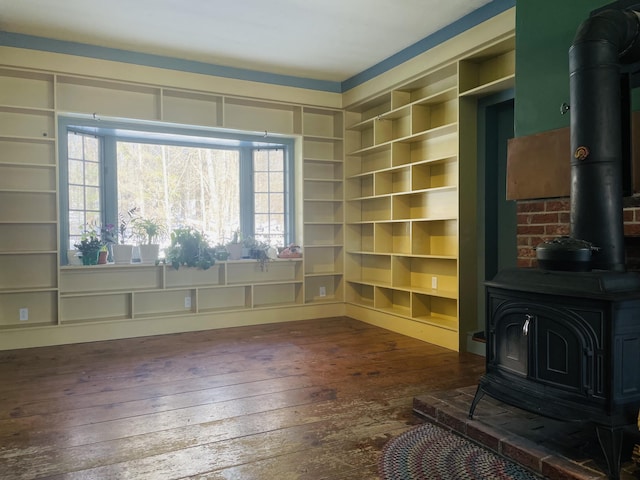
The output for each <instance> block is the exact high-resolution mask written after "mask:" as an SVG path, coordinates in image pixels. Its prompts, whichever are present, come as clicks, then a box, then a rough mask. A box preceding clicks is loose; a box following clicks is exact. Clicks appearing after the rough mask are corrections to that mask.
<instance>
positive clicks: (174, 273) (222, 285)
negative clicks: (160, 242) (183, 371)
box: [60, 259, 303, 324]
mask: <svg viewBox="0 0 640 480" xmlns="http://www.w3.org/2000/svg"><path fill="white" fill-rule="evenodd" d="M302 285H303V275H302V259H287V260H276V261H272V262H268V263H265V264H261V263H259V262H257V261H255V260H239V261H227V262H218V263H216V264H215V265H214V266H213V267H211V268H209V269H207V270H198V269H193V268H180V269H178V270H175V269H174V268H173V267H170V266H164V265H157V266H156V265H98V266H93V267H62V268H61V272H60V322H61V323H62V324H74V323H91V322H105V321H111V320H135V319H140V318H156V317H180V316H185V315H194V314H202V313H215V312H223V311H226V312H233V311H238V310H252V309H258V308H264V307H284V306H291V305H302V303H303V298H302Z"/></svg>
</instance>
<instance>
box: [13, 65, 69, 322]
mask: <svg viewBox="0 0 640 480" xmlns="http://www.w3.org/2000/svg"><path fill="white" fill-rule="evenodd" d="M55 140H56V128H55V95H54V76H53V75H49V74H43V73H37V72H28V71H21V70H12V69H0V204H1V205H2V208H0V328H13V327H18V326H21V325H30V326H31V325H52V324H56V323H57V296H58V295H57V288H58V253H57V252H58V243H57V237H58V234H57V231H58V230H57V228H58V227H57V209H56V205H57V168H56V163H55ZM25 308H27V309H28V310H27V311H25V310H22V312H24V313H23V316H22V317H21V315H20V312H21V309H25ZM27 313H28V323H25V322H26V320H24V318H25V316H26V314H27ZM21 318H23V320H20V319H21Z"/></svg>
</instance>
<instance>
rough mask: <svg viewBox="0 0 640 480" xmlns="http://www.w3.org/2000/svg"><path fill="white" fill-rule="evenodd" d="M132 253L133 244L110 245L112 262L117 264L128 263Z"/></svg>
mask: <svg viewBox="0 0 640 480" xmlns="http://www.w3.org/2000/svg"><path fill="white" fill-rule="evenodd" d="M132 253H133V245H120V244H113V245H112V246H111V255H112V256H113V263H115V264H117V265H128V264H130V263H131V256H132Z"/></svg>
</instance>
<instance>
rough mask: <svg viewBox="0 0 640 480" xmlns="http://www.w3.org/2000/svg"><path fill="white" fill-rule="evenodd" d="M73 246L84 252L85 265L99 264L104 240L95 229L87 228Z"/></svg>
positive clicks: (83, 260) (83, 261)
mask: <svg viewBox="0 0 640 480" xmlns="http://www.w3.org/2000/svg"><path fill="white" fill-rule="evenodd" d="M73 246H74V247H76V249H77V250H78V251H79V252H80V253H81V254H82V264H83V265H97V264H98V256H99V254H100V249H101V248H102V247H103V246H104V242H103V241H102V239H101V238H100V236H99V235H98V234H97V233H96V232H95V230H86V231H85V232H84V233H83V234H82V236H81V237H80V241H79V242H78V243H74V244H73Z"/></svg>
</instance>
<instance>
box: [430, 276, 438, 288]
mask: <svg viewBox="0 0 640 480" xmlns="http://www.w3.org/2000/svg"><path fill="white" fill-rule="evenodd" d="M431 288H432V289H434V290H437V289H438V277H431Z"/></svg>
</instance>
